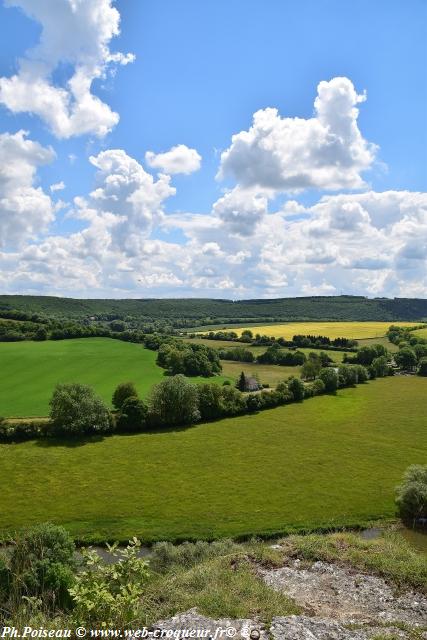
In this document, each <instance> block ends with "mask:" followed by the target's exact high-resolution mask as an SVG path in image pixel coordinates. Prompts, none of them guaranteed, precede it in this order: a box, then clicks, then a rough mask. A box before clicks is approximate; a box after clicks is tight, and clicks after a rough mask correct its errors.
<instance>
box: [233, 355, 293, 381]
mask: <svg viewBox="0 0 427 640" xmlns="http://www.w3.org/2000/svg"><path fill="white" fill-rule="evenodd" d="M221 364H222V372H223V374H224V375H225V376H227V377H229V378H231V379H232V380H237V378H238V377H239V376H240V374H241V372H242V371H243V372H244V373H245V375H247V376H251V377H255V378H257V379H258V380H259V381H260V382H261V384H269V385H270V386H271V387H275V386H276V385H277V383H278V382H281V381H282V380H284V379H285V378H288V377H289V376H298V377H299V376H300V375H301V367H281V366H279V365H276V364H257V363H256V362H233V361H232V360H221Z"/></svg>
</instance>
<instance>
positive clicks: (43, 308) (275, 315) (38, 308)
mask: <svg viewBox="0 0 427 640" xmlns="http://www.w3.org/2000/svg"><path fill="white" fill-rule="evenodd" d="M12 310H16V311H21V312H25V313H36V314H43V315H47V316H64V317H68V318H84V317H91V316H94V317H96V318H97V319H102V318H113V317H114V318H124V317H126V316H131V317H144V318H151V319H156V318H163V319H165V318H174V319H176V318H185V319H187V320H188V319H194V320H197V321H204V320H208V321H209V320H211V321H212V320H214V319H216V320H217V321H218V322H226V321H228V322H240V321H245V322H248V321H255V322H256V321H259V320H263V321H283V320H302V321H307V320H313V321H314V320H324V321H326V320H340V321H345V320H349V321H364V320H378V321H379V320H382V321H390V322H393V321H398V320H400V321H406V320H408V321H409V320H411V321H425V320H427V299H422V298H393V299H390V298H365V297H363V296H346V295H342V296H309V297H298V298H275V299H258V300H256V299H255V300H221V299H211V298H176V299H175V298H163V299H162V298H157V299H156V298H145V299H119V300H114V299H74V298H60V297H54V296H26V295H2V296H0V317H1V316H2V317H6V316H7V314H8V312H9V311H12Z"/></svg>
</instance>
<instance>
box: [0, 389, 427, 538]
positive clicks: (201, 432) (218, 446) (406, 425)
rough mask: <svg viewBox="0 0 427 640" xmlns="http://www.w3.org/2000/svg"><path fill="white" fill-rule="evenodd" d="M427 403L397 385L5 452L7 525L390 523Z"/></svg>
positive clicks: (221, 531)
mask: <svg viewBox="0 0 427 640" xmlns="http://www.w3.org/2000/svg"><path fill="white" fill-rule="evenodd" d="M426 399H427V379H425V378H417V377H410V378H403V377H394V378H385V379H380V380H376V381H375V382H371V383H369V384H365V385H360V386H358V387H357V388H354V389H346V390H343V391H340V392H339V393H338V395H337V396H336V397H333V396H321V397H317V398H313V399H311V400H307V401H305V402H304V403H302V404H292V405H288V406H286V407H280V408H277V409H273V410H269V411H264V412H261V413H259V414H257V415H250V416H242V417H239V418H234V419H227V420H222V421H218V422H213V423H210V424H201V425H198V426H195V427H192V428H188V429H177V430H175V431H169V432H162V433H146V434H137V435H129V436H111V437H106V438H105V439H102V438H99V439H92V440H86V441H85V440H80V441H79V440H69V441H49V440H42V441H38V442H37V441H30V442H24V443H21V444H12V445H1V446H0V486H1V487H2V490H1V492H0V513H1V523H0V527H1V529H2V533H3V535H5V533H6V531H11V530H14V529H15V528H19V527H22V526H24V525H29V524H32V523H36V522H42V521H45V520H52V521H54V522H58V523H63V524H65V525H66V526H67V527H68V528H69V529H70V531H72V533H73V534H74V535H75V536H76V537H78V538H81V539H83V538H85V539H88V540H105V539H116V538H117V539H122V540H124V539H127V538H129V537H130V536H132V535H138V536H141V537H142V538H143V539H145V540H147V541H148V540H153V539H156V538H157V539H159V538H160V539H165V538H169V539H179V538H210V537H215V536H237V535H242V534H252V533H257V534H272V533H274V532H279V531H283V532H284V531H289V530H291V529H292V528H295V529H304V528H314V527H320V526H328V525H331V526H341V525H356V524H361V523H364V522H366V521H368V520H375V519H380V520H381V519H382V520H384V519H390V518H393V516H394V513H395V509H394V504H393V496H394V487H395V485H396V484H397V483H398V482H399V480H400V478H401V476H402V473H403V471H404V470H405V468H406V467H407V466H408V465H410V464H414V463H419V464H422V463H424V462H425V459H426V454H427V439H426V426H427V424H426V417H425V416H426Z"/></svg>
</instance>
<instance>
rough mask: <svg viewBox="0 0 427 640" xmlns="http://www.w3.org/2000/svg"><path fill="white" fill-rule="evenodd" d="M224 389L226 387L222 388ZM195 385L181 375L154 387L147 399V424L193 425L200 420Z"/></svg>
mask: <svg viewBox="0 0 427 640" xmlns="http://www.w3.org/2000/svg"><path fill="white" fill-rule="evenodd" d="M224 388H226V387H224ZM198 400H199V397H198V390H197V385H194V384H191V383H190V382H188V380H187V379H186V378H185V376H183V375H180V374H179V375H176V376H172V377H170V378H168V379H166V380H163V381H162V382H159V383H158V384H156V385H154V387H153V388H152V390H151V393H150V397H149V402H148V405H149V422H150V423H151V424H153V426H175V425H181V424H182V425H184V424H193V423H194V422H197V421H198V420H200V412H199V406H198V405H199V402H198Z"/></svg>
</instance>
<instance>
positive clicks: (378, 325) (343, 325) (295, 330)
mask: <svg viewBox="0 0 427 640" xmlns="http://www.w3.org/2000/svg"><path fill="white" fill-rule="evenodd" d="M390 324H391V323H390V322H287V323H284V324H266V325H250V326H246V327H235V328H234V329H233V331H235V332H236V333H237V334H238V335H240V334H241V333H242V331H244V330H245V329H250V330H251V331H252V333H253V334H254V335H255V334H256V333H260V334H261V335H266V336H273V337H275V338H285V340H292V337H293V336H294V335H297V334H303V335H315V336H327V337H328V338H331V339H333V338H354V339H355V340H356V339H362V338H378V337H382V336H384V335H385V334H386V332H387V329H388V328H389V326H390ZM393 324H395V325H397V326H401V327H410V326H412V325H415V324H417V323H416V322H394V323H393Z"/></svg>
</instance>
